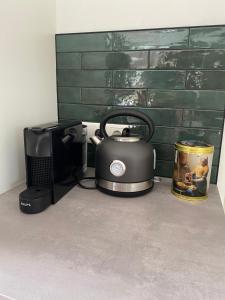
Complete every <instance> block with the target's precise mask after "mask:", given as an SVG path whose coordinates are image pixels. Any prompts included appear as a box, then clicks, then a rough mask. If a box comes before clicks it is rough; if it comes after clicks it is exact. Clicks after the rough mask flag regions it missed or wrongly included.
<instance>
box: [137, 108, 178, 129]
mask: <svg viewBox="0 0 225 300" xmlns="http://www.w3.org/2000/svg"><path fill="white" fill-rule="evenodd" d="M138 110H139V111H141V112H143V113H145V114H146V115H147V116H149V117H150V118H151V119H152V121H153V122H154V124H155V126H180V125H181V124H182V115H183V111H182V110H175V109H157V108H152V109H148V108H138Z"/></svg>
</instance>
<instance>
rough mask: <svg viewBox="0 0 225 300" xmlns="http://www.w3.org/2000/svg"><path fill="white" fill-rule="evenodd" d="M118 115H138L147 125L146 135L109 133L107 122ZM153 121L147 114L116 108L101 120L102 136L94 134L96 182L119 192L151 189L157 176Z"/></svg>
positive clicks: (130, 193) (106, 189)
mask: <svg viewBox="0 0 225 300" xmlns="http://www.w3.org/2000/svg"><path fill="white" fill-rule="evenodd" d="M118 116H131V117H136V118H138V119H140V120H142V121H144V123H145V124H146V125H147V126H148V131H147V132H148V133H147V136H145V137H141V136H134V135H133V136H132V135H130V136H118V135H113V136H110V137H109V136H108V134H107V132H106V128H105V127H106V123H107V121H108V120H109V119H112V118H115V117H118ZM153 133H154V124H153V121H152V120H151V118H150V117H148V116H147V115H146V114H144V113H142V112H140V111H136V110H132V109H122V110H115V111H112V112H110V113H109V114H107V115H106V116H105V117H104V118H103V119H102V120H101V122H100V136H101V137H102V138H100V137H98V136H96V135H95V136H94V137H92V138H91V141H92V143H94V144H96V167H95V177H96V186H97V188H98V189H99V190H101V191H103V192H106V193H108V194H112V195H117V196H129V197H130V196H138V195H141V194H144V193H146V192H148V191H150V190H151V189H152V187H153V184H154V182H153V178H154V164H155V162H154V161H155V157H154V153H155V152H154V149H153V146H152V145H151V144H150V143H149V141H150V139H151V137H152V135H153Z"/></svg>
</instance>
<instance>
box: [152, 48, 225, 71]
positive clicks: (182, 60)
mask: <svg viewBox="0 0 225 300" xmlns="http://www.w3.org/2000/svg"><path fill="white" fill-rule="evenodd" d="M150 68H151V69H167V70H169V69H224V68H225V50H222V49H219V50H210V49H208V50H161V51H151V53H150Z"/></svg>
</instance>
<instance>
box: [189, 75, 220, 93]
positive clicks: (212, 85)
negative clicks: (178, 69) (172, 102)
mask: <svg viewBox="0 0 225 300" xmlns="http://www.w3.org/2000/svg"><path fill="white" fill-rule="evenodd" d="M186 87H187V88H188V89H209V90H216V89H217V90H225V71H189V72H187V81H186Z"/></svg>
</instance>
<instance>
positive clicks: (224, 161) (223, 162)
mask: <svg viewBox="0 0 225 300" xmlns="http://www.w3.org/2000/svg"><path fill="white" fill-rule="evenodd" d="M223 130H224V131H223V142H222V148H221V155H220V167H219V173H218V181H217V186H218V189H219V193H220V198H221V201H222V204H223V207H224V209H225V125H224V129H223Z"/></svg>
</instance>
